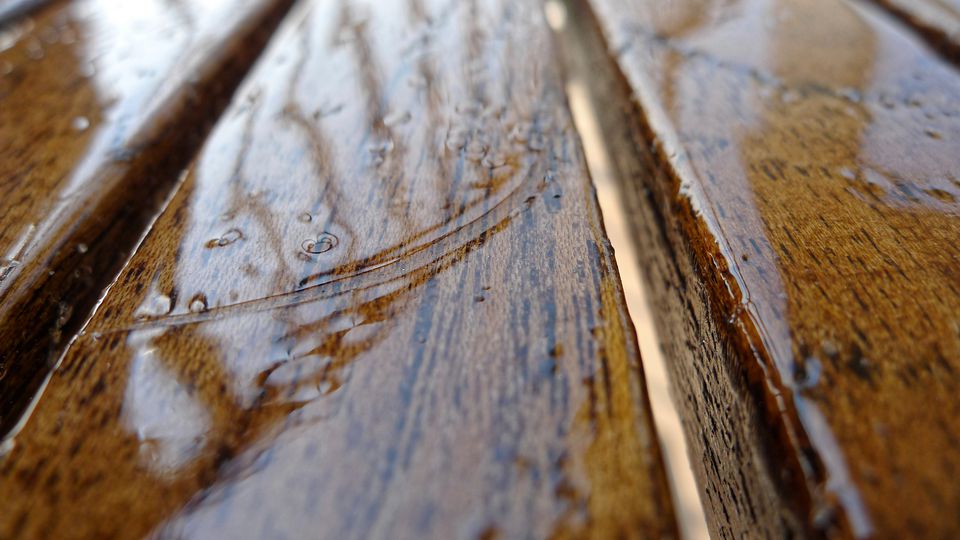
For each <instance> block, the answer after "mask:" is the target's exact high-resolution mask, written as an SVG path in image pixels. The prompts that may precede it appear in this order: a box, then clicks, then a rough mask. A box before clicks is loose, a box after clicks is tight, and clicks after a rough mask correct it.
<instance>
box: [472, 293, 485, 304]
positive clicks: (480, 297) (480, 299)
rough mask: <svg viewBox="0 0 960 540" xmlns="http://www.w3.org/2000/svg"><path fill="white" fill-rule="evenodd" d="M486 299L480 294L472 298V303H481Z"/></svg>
mask: <svg viewBox="0 0 960 540" xmlns="http://www.w3.org/2000/svg"><path fill="white" fill-rule="evenodd" d="M484 300H486V298H485V297H484V296H483V295H482V294H478V295H476V296H474V297H473V301H474V302H483V301H484Z"/></svg>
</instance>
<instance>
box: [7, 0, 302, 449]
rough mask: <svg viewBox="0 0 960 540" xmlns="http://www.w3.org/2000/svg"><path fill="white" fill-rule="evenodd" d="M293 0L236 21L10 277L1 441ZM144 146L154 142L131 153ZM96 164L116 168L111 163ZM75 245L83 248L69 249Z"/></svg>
mask: <svg viewBox="0 0 960 540" xmlns="http://www.w3.org/2000/svg"><path fill="white" fill-rule="evenodd" d="M296 1H297V0H270V1H269V4H270V5H269V7H267V8H265V9H264V11H263V13H262V14H261V17H260V19H259V20H257V21H255V23H254V24H247V23H245V24H243V25H241V28H240V29H239V30H238V31H239V32H241V35H238V36H236V37H235V38H233V39H231V40H229V43H230V45H229V46H226V49H228V51H229V53H228V56H227V57H225V58H217V57H216V55H214V58H215V64H214V65H212V66H209V67H205V68H201V69H202V70H203V72H204V76H203V77H201V78H200V80H199V81H197V83H196V85H195V86H194V87H193V88H192V93H191V94H190V95H187V94H185V93H184V94H178V95H177V96H176V97H175V98H174V99H172V100H171V102H170V103H167V104H165V105H164V106H162V107H161V108H160V109H159V110H158V111H157V114H156V115H155V116H154V117H152V119H151V120H150V121H148V122H147V123H146V125H144V126H143V127H141V130H140V132H138V133H137V134H136V135H135V136H134V137H132V139H131V141H130V142H129V143H128V145H127V148H130V149H131V152H132V153H133V154H134V157H133V158H132V160H131V161H130V162H129V163H128V164H125V166H126V168H125V169H123V170H122V172H120V173H119V176H118V177H117V178H116V180H114V181H112V182H109V181H108V182H107V185H106V186H103V190H102V192H97V193H91V194H88V196H87V199H86V200H85V201H84V203H83V204H82V205H81V206H82V207H81V208H75V209H74V208H71V209H70V210H69V212H70V213H69V216H68V218H66V219H65V222H64V223H61V224H60V226H59V227H58V228H57V231H58V233H61V234H58V235H56V240H55V245H50V246H45V247H44V248H43V250H42V253H39V254H38V255H39V256H38V260H37V262H36V263H35V264H34V265H33V266H34V268H32V269H31V270H30V271H29V272H25V275H20V276H17V278H16V280H17V281H16V282H14V283H13V284H12V287H11V293H10V294H8V295H7V296H6V298H5V299H4V306H3V309H2V313H0V343H3V345H4V349H3V350H2V351H0V439H3V438H6V437H8V436H9V435H11V433H10V431H11V430H12V429H14V428H15V427H16V425H17V424H18V423H19V421H20V419H21V417H22V416H23V414H24V413H25V412H27V411H28V408H29V407H30V404H31V403H32V402H33V401H34V400H35V398H36V394H37V393H38V392H39V391H41V390H42V388H43V384H44V381H45V380H46V378H47V376H48V375H49V374H50V372H51V371H52V370H53V369H54V367H55V366H56V362H57V360H58V359H59V358H60V357H61V356H62V354H63V353H64V350H65V349H66V347H67V345H68V344H69V343H70V340H71V339H72V338H73V336H74V335H75V334H76V333H77V332H79V331H80V330H81V328H82V327H83V325H84V324H85V323H86V321H87V320H88V319H89V317H90V316H91V315H92V312H93V311H94V309H95V308H96V305H97V301H98V299H99V298H100V296H101V295H102V294H103V292H104V290H106V288H107V287H109V286H110V284H111V283H113V282H114V280H115V279H116V277H117V275H118V274H119V272H120V270H121V269H122V268H123V266H124V265H125V264H126V263H127V261H128V260H129V258H130V256H131V255H132V253H133V252H134V251H135V249H136V248H137V245H138V243H139V242H140V240H141V239H142V238H143V237H144V235H145V234H146V230H147V229H148V228H149V227H150V224H151V223H152V222H153V221H154V219H155V218H156V216H157V215H159V213H160V212H161V211H162V210H163V206H164V204H165V202H166V201H167V200H168V199H169V198H170V196H171V195H172V193H173V191H174V190H175V189H176V187H177V185H178V179H179V178H180V175H181V173H182V172H183V171H184V170H185V169H186V168H187V167H188V166H189V164H190V162H191V161H192V160H193V158H194V156H195V155H196V154H197V152H198V151H199V150H200V148H201V146H202V145H203V144H204V142H205V140H206V138H207V135H208V134H209V133H210V130H211V129H212V128H213V126H214V125H215V123H216V122H217V120H218V119H219V118H220V116H221V115H222V114H223V112H224V110H225V109H226V107H227V106H228V104H229V103H230V101H231V99H232V98H233V95H234V92H235V91H236V90H237V88H238V87H239V86H240V83H241V82H242V81H243V79H244V78H245V76H246V75H247V73H248V72H249V71H250V69H251V68H252V67H253V65H254V64H255V62H256V61H257V59H258V58H259V57H260V55H261V53H262V52H263V51H264V49H265V48H266V46H267V43H268V42H269V40H270V38H271V37H272V36H273V34H274V31H275V30H276V29H277V27H278V26H279V24H280V22H281V21H282V20H283V19H284V17H285V16H286V14H287V13H289V12H290V10H291V8H292V7H293V5H294V4H295V3H296ZM192 96H198V97H196V98H195V97H192ZM158 117H160V118H168V119H169V120H166V121H162V120H161V121H156V118H158ZM145 148H152V150H151V151H149V152H142V153H137V151H138V150H139V149H145ZM102 172H103V174H102V176H108V175H109V174H111V173H113V174H117V173H116V171H113V170H110V166H109V165H108V166H105V167H104V169H103V170H102ZM81 244H82V245H84V246H85V247H86V249H85V250H83V251H82V253H81V252H78V251H77V250H76V249H75V246H78V245H81Z"/></svg>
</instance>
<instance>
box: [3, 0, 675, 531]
mask: <svg viewBox="0 0 960 540" xmlns="http://www.w3.org/2000/svg"><path fill="white" fill-rule="evenodd" d="M228 4H230V3H225V4H224V9H233V8H235V6H232V5H228ZM91 5H92V6H93V7H96V6H97V4H95V3H94V4H91ZM244 5H245V6H248V7H247V8H246V9H247V10H248V11H249V12H250V13H251V16H253V15H256V16H258V17H260V16H263V13H264V10H268V11H269V10H271V9H273V7H274V6H273V5H268V4H265V3H263V2H261V3H259V4H257V3H249V2H248V3H246V4H244ZM51 13H52V11H51ZM101 15H104V16H105V15H107V14H106V13H104V14H101ZM176 15H177V14H176V13H173V12H171V13H170V14H169V16H170V17H171V22H173V19H174V18H175V16H176ZM49 16H51V17H55V15H53V14H51V15H49ZM204 16H205V17H211V15H210V14H205V15H204ZM251 26H258V25H256V24H251ZM217 27H218V28H219V29H220V30H219V31H224V30H225V27H223V26H222V25H217ZM41 30H42V28H38V29H37V31H41ZM226 30H227V31H229V32H230V36H233V37H220V38H218V39H225V40H228V41H230V42H232V41H234V40H236V41H237V42H238V43H239V42H241V41H242V42H243V43H247V41H244V40H242V39H240V38H239V37H236V36H237V34H236V32H239V31H241V30H234V29H231V28H229V27H226ZM219 31H218V33H217V35H218V36H219V35H220V34H219ZM206 39H210V38H205V37H198V38H196V39H195V40H190V41H191V42H194V43H195V42H203V41H204V40H206ZM551 39H552V38H551V35H550V31H549V29H548V28H547V25H546V23H545V21H544V19H543V15H542V12H541V10H540V5H539V3H537V2H534V1H525V2H515V1H512V0H511V1H503V2H482V3H479V4H475V5H471V4H467V3H450V2H433V3H426V2H424V3H418V2H413V3H409V4H408V3H405V2H380V1H376V2H374V1H371V2H360V1H351V2H341V3H336V2H321V1H311V2H301V3H300V4H299V5H298V6H297V8H296V9H295V10H294V11H293V12H291V13H290V14H289V15H288V17H287V19H286V21H285V22H284V24H283V25H282V27H281V28H280V29H279V30H278V31H277V33H276V35H275V36H274V38H273V40H272V43H271V45H270V47H269V48H268V49H267V50H266V51H264V52H263V54H262V57H261V58H260V60H259V62H258V63H257V65H256V66H255V67H254V68H253V70H252V71H251V72H250V74H249V76H248V77H247V80H246V81H245V82H244V84H243V85H242V86H241V87H240V88H239V90H238V91H237V93H236V95H235V97H234V99H233V103H232V104H231V105H230V106H229V107H228V108H227V109H226V110H225V111H224V112H223V113H222V115H220V121H219V122H218V123H217V125H216V127H215V128H214V129H213V130H212V132H211V134H210V136H209V138H208V139H207V140H206V141H205V143H204V144H203V147H202V149H201V150H200V152H199V154H198V155H197V157H196V158H195V159H194V160H193V162H192V164H191V165H190V166H189V168H188V170H187V173H186V174H185V176H184V177H183V178H182V181H180V182H179V183H178V182H177V178H178V177H179V176H180V175H179V172H178V171H175V170H174V171H166V172H168V173H169V175H168V176H163V177H162V178H158V180H157V182H156V186H157V193H160V192H162V187H161V186H167V188H168V189H170V188H172V187H174V186H175V191H174V192H175V194H174V195H173V197H172V199H170V200H169V202H168V203H167V204H166V205H165V208H164V210H163V212H162V213H161V214H160V216H159V217H158V218H157V220H156V222H155V223H153V224H152V225H151V226H150V228H149V233H148V234H147V235H146V238H145V239H144V240H143V241H142V242H141V243H140V244H139V247H137V248H136V250H135V253H134V255H133V256H132V258H130V260H129V261H127V262H126V264H125V267H124V268H123V271H122V272H121V273H120V277H119V278H118V279H117V280H116V281H115V282H114V283H113V284H112V285H111V287H110V288H109V290H108V292H107V293H106V296H105V297H104V298H103V299H102V301H101V302H100V303H99V305H98V306H97V309H96V310H95V313H94V315H93V317H92V319H91V320H90V321H89V322H87V324H86V325H85V328H84V330H83V332H81V333H80V334H79V336H78V337H77V339H76V340H75V342H74V343H73V344H72V345H71V346H70V347H69V349H68V350H67V351H66V353H65V356H64V357H63V358H62V360H61V361H60V362H59V365H58V367H57V369H56V370H55V371H54V372H53V374H52V377H51V378H50V379H49V382H48V384H47V385H46V387H45V389H44V391H43V392H42V397H40V398H39V400H38V401H37V402H36V403H35V405H34V408H33V410H32V411H31V414H30V415H29V416H28V417H27V419H26V421H25V422H24V423H23V425H22V426H17V431H16V433H15V437H14V438H12V439H10V440H9V441H10V442H9V446H10V448H9V449H8V452H7V454H6V456H5V457H4V458H3V461H2V464H0V492H2V493H9V494H15V496H11V497H3V498H2V500H0V537H3V538H7V537H10V538H13V537H30V538H32V537H35V538H65V537H87V538H94V537H96V538H102V537H140V536H144V535H147V534H154V535H158V536H161V537H166V536H173V537H187V536H189V537H201V538H203V537H206V538H209V537H230V538H239V537H255V538H273V537H295V536H301V535H304V534H306V535H308V536H314V535H316V536H323V537H328V538H369V537H381V538H415V537H424V536H426V537H433V538H457V537H462V538H495V537H513V538H516V537H523V536H536V537H547V536H555V537H558V538H562V537H587V536H591V537H604V538H607V537H609V538H612V537H633V538H654V537H655V538H662V537H673V536H675V534H676V526H675V521H674V518H673V511H672V508H671V503H670V496H669V490H668V487H667V483H666V477H665V475H664V471H663V468H662V466H661V460H660V456H659V448H658V445H657V438H656V435H655V433H654V432H653V429H652V422H651V418H650V412H649V408H648V404H647V401H646V400H647V398H646V395H645V390H644V383H643V377H642V374H641V371H640V360H639V357H638V352H637V346H636V342H635V338H634V333H633V328H632V325H631V323H630V321H629V319H628V317H627V313H626V309H625V307H624V303H623V297H622V292H621V289H620V285H619V282H618V278H617V273H616V270H615V268H614V266H613V262H612V257H611V253H610V247H609V245H608V244H607V242H606V239H605V237H604V234H603V230H602V225H601V221H600V216H599V213H598V208H597V204H596V201H595V198H594V194H593V189H592V186H591V184H590V181H589V177H588V175H587V172H586V169H585V166H584V163H583V157H582V152H581V149H580V146H579V142H578V139H577V137H576V133H575V132H574V131H573V129H572V126H571V121H570V116H569V113H568V111H567V108H566V105H565V101H564V94H563V86H562V80H561V78H560V74H559V69H558V68H559V66H558V65H557V63H556V62H554V61H552V58H553V52H552V51H553V48H552V42H551ZM225 50H226V49H225ZM211 61H216V60H211ZM177 62H178V61H171V66H175V65H176V64H177ZM18 68H19V66H18ZM22 69H24V70H25V71H27V69H28V68H27V67H23V68H22ZM31 69H32V68H31ZM102 69H103V71H104V72H106V71H107V69H106V68H102ZM99 72H100V70H99V69H98V73H99ZM521 74H522V76H521ZM37 84H39V83H34V86H36V85H37ZM174 84H175V85H176V84H181V85H186V86H175V90H174V91H175V92H176V93H177V94H176V95H179V93H180V92H182V93H183V94H184V95H185V96H186V97H187V98H189V97H190V96H191V95H194V97H195V99H197V100H199V101H205V100H207V99H211V97H210V96H207V95H206V93H204V92H200V93H199V96H198V97H197V96H195V94H196V91H195V90H194V89H193V87H192V86H190V85H191V84H193V83H192V82H191V81H189V80H186V79H184V80H182V81H174ZM20 88H22V91H23V92H24V93H26V92H27V91H28V90H29V87H26V86H21V87H20ZM150 90H152V88H147V89H146V91H150ZM140 91H143V90H140ZM34 92H37V90H34ZM138 95H139V94H138ZM7 99H11V98H10V97H8V98H7ZM77 107H80V105H77ZM19 109H21V110H26V109H27V107H25V106H24V107H21V108H19ZM5 110H6V109H5ZM183 113H184V114H181V115H179V116H171V115H157V116H149V117H147V118H146V119H145V120H144V122H147V123H150V122H160V123H163V124H167V123H168V122H174V123H177V122H180V123H184V122H185V123H187V124H186V125H189V126H190V127H189V129H200V128H198V127H195V126H194V124H193V123H194V122H198V121H200V119H201V118H200V116H199V115H197V114H196V113H191V112H189V109H188V110H185V111H183ZM79 114H82V113H81V112H78V111H77V110H72V111H71V113H69V114H68V115H67V117H68V118H69V117H71V116H76V115H79ZM88 115H89V114H88ZM58 116H63V115H62V114H59V115H58ZM89 116H91V117H92V115H89ZM38 121H39V122H40V123H41V126H42V125H46V122H48V120H47V119H41V120H38ZM67 123H68V124H69V122H67ZM91 123H92V125H91V126H90V127H89V129H88V130H86V131H84V132H83V133H97V134H99V133H109V131H106V132H103V131H100V130H99V129H98V126H99V123H98V119H96V118H93V119H92V120H91ZM3 125H4V129H5V130H10V132H11V133H20V132H22V131H23V128H22V127H20V128H18V129H16V130H15V129H13V128H14V126H13V125H12V124H8V123H4V124H3ZM124 125H126V124H124ZM8 126H9V127H8ZM104 129H107V130H109V129H110V126H108V127H107V128H104ZM70 133H71V136H73V137H79V138H83V137H84V135H83V134H79V135H74V134H73V132H72V131H71V132H70ZM5 138H6V137H5ZM169 140H170V135H169V133H168V134H167V136H166V137H163V138H161V139H159V140H158V142H157V143H156V144H155V145H145V146H142V147H139V148H140V151H139V153H138V154H137V156H136V158H135V159H150V156H160V155H165V156H167V158H168V159H173V158H169V156H170V155H171V154H170V153H169V152H167V150H166V149H165V148H164V145H163V144H162V143H163V142H165V141H169ZM45 141H46V140H45V139H41V138H39V137H38V138H34V139H32V140H31V141H29V144H27V143H25V144H24V146H25V150H24V152H27V151H34V149H36V150H35V151H38V152H39V151H40V148H41V147H40V144H41V143H44V142H45ZM54 142H56V141H51V142H50V144H51V145H52V144H53V143H54ZM77 145H78V146H79V147H81V148H88V147H89V146H88V144H87V143H85V142H84V141H82V140H81V141H80V142H78V143H77ZM51 149H52V148H51ZM161 153H163V154H161ZM5 155H6V154H5ZM179 155H180V154H179V153H177V154H174V156H179ZM64 159H65V160H66V159H68V158H67V157H65V158H64ZM156 159H160V158H159V157H158V158H156ZM65 168H67V169H69V168H70V167H65ZM160 172H161V171H158V173H157V174H160ZM91 181H92V182H93V181H95V182H100V184H98V186H102V185H103V184H102V182H103V180H102V178H100V177H98V178H97V179H93V180H91ZM129 181H134V182H135V181H136V177H133V179H131V178H130V177H129V176H125V177H122V178H120V177H118V178H117V180H116V183H117V186H118V189H120V186H121V184H122V185H126V184H125V183H126V182H129ZM102 189H104V188H102V187H98V188H97V190H96V192H97V193H103V191H102ZM94 191H95V190H94V189H93V188H91V190H90V192H91V193H92V192H94ZM122 194H124V197H123V198H122V200H121V201H116V196H115V195H113V194H112V193H110V192H108V193H107V195H104V196H105V197H106V196H109V202H110V204H111V206H110V208H111V209H113V210H114V211H115V212H116V213H115V215H113V217H112V219H111V222H115V223H117V224H118V226H119V225H123V228H124V229H125V230H126V226H127V225H130V226H132V225H131V224H132V223H136V222H135V221H128V219H127V218H126V216H125V215H123V214H119V210H120V209H121V208H129V207H135V208H136V209H137V210H138V213H137V215H138V216H139V215H149V209H150V208H151V206H150V205H149V204H144V205H142V206H141V205H140V203H141V202H145V201H146V200H147V199H148V197H147V196H146V195H147V194H148V193H147V192H143V191H139V190H137V191H132V192H131V191H129V190H127V189H126V188H123V189H122ZM141 194H142V195H143V201H141V200H139V197H140V196H141ZM115 201H116V202H115ZM78 204H80V203H78ZM121 205H122V206H121ZM28 206H29V208H31V209H32V208H35V206H33V205H28ZM83 206H84V207H85V208H86V207H89V203H84V204H83ZM102 216H103V212H102V211H100V212H98V213H91V214H89V219H90V220H91V221H94V222H96V223H101V222H102ZM18 222H19V220H18ZM133 239H134V240H135V239H136V237H134V238H133ZM57 242H58V243H59V244H60V245H63V242H64V241H63V240H62V239H60V238H58V239H57ZM118 242H119V241H117V240H114V239H113V238H112V237H110V236H95V237H89V238H86V237H85V238H84V239H83V243H84V245H85V248H84V249H80V250H77V249H73V248H74V246H73V245H72V244H67V247H68V248H70V249H71V252H74V253H79V252H84V253H82V255H86V256H87V257H90V256H91V254H93V253H96V254H97V257H98V258H106V259H109V258H110V257H111V255H112V256H113V257H114V259H113V260H112V261H110V264H116V263H118V262H122V261H124V260H125V258H124V257H123V256H122V254H121V253H120V252H118V251H116V247H117V243H118ZM76 245H79V244H76ZM77 256H78V257H79V255H77ZM23 260H24V262H23V263H22V264H21V268H22V267H24V266H26V265H27V262H26V258H23ZM72 264H74V265H76V264H78V262H77V261H74V262H73V263H72ZM8 279H11V280H17V279H19V276H16V275H11V276H9V277H8ZM105 284H106V282H104V283H100V284H99V285H100V286H103V285H105ZM94 289H96V284H94V286H92V287H91V289H90V290H94ZM34 290H36V289H34ZM58 294H62V295H67V294H69V293H68V292H59V293H58ZM5 305H6V304H5ZM78 311H79V310H78ZM14 313H15V312H14ZM21 320H22V318H21ZM41 322H42V320H41ZM6 327H7V328H11V329H17V330H19V329H22V328H23V325H22V323H20V324H13V323H10V322H8V323H7V326H6ZM37 331H38V332H40V331H41V330H40V329H38V330H37ZM33 342H34V341H33V340H32V339H31V340H28V343H33ZM59 343H63V340H62V339H61V340H60V341H58V342H57V344H59ZM54 345H55V344H54ZM54 345H51V347H52V346H54ZM26 358H27V357H25V356H14V355H11V356H10V357H8V358H7V362H8V367H7V370H8V376H7V377H6V378H5V379H4V381H3V382H4V385H5V386H4V388H6V389H9V393H7V394H5V395H10V396H15V398H16V401H15V402H13V403H14V405H16V406H18V407H20V408H21V410H23V407H26V406H27V405H28V403H29V399H30V397H29V395H27V394H26V392H21V393H17V392H20V386H21V385H22V383H21V382H20V381H23V380H26V379H27V377H28V376H29V377H36V376H37V375H36V371H37V364H35V363H33V364H31V363H29V362H26ZM40 365H41V366H42V365H44V364H42V363H41V364H40ZM21 373H28V374H29V375H20V374H21Z"/></svg>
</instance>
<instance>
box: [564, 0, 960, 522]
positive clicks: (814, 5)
mask: <svg viewBox="0 0 960 540" xmlns="http://www.w3.org/2000/svg"><path fill="white" fill-rule="evenodd" d="M576 6H577V8H578V9H577V11H576V12H575V13H574V14H573V15H572V16H571V17H570V20H573V21H576V22H578V23H579V26H578V31H576V32H574V37H575V38H576V39H578V40H580V43H579V44H578V45H577V46H572V47H570V48H569V51H568V52H571V56H572V57H575V58H576V60H575V62H574V63H575V64H577V65H579V68H578V69H581V70H583V71H585V72H587V73H588V74H589V77H590V80H593V81H594V90H595V91H596V95H595V98H596V100H597V102H598V103H599V104H600V107H599V108H600V109H601V110H602V111H603V113H604V116H605V118H604V119H603V123H604V125H605V132H606V135H607V138H608V143H609V145H610V146H611V148H612V154H613V155H614V157H615V161H616V167H617V169H618V171H619V175H620V176H621V178H622V181H623V182H624V183H625V186H626V187H627V190H626V191H627V193H628V197H627V201H626V203H627V204H628V206H629V207H630V209H631V214H632V215H633V216H634V218H635V220H634V227H635V235H636V239H637V241H638V242H639V248H640V249H639V250H638V251H639V253H640V254H641V255H640V256H641V258H642V260H641V262H642V264H643V266H644V267H645V269H646V272H647V278H648V285H649V287H650V289H651V291H652V294H653V296H654V298H655V300H656V310H655V313H656V314H657V315H658V318H659V321H658V323H659V327H660V329H661V330H662V332H663V334H664V336H665V339H664V347H665V349H666V351H667V353H668V358H669V359H670V360H671V361H669V362H668V364H669V365H670V366H671V369H672V370H673V380H674V383H675V391H676V392H675V393H676V395H677V396H678V398H679V401H680V402H681V407H682V410H683V413H684V415H685V424H686V430H687V434H688V439H689V441H690V443H691V445H692V448H693V455H694V456H695V459H694V461H695V463H694V467H695V469H696V472H697V474H698V476H699V478H700V481H701V484H702V486H701V487H702V493H703V498H704V502H705V506H706V511H707V515H708V520H709V521H710V526H711V530H712V532H713V534H714V535H715V536H717V537H720V538H741V537H744V536H759V537H771V538H772V537H783V536H788V535H800V536H814V537H815V536H829V537H867V536H873V537H877V538H916V537H923V538H949V537H955V536H957V534H958V532H960V513H958V512H957V509H958V508H960V486H958V484H957V483H956V482H954V481H953V478H954V476H955V474H954V471H956V470H958V469H960V451H958V445H957V435H958V433H960V423H958V418H960V405H958V401H957V400H956V395H957V392H958V390H960V384H958V382H960V379H958V371H960V318H958V313H960V272H958V268H960V267H958V263H960V250H958V246H960V221H958V214H960V205H958V197H960V176H958V170H960V167H958V165H960V152H958V147H957V143H956V141H957V140H960V139H958V136H960V99H958V96H957V93H956V89H957V88H960V77H958V74H957V71H956V69H955V68H954V66H953V65H951V64H949V63H947V62H946V61H945V60H944V59H943V58H942V56H940V55H938V54H936V53H934V52H933V51H932V50H931V49H929V48H927V46H926V45H925V43H923V42H922V41H921V40H920V39H919V37H918V36H917V35H916V34H914V33H913V32H911V31H910V30H909V29H907V28H906V27H904V26H901V25H900V24H899V23H898V21H896V20H894V19H892V18H890V17H889V16H888V15H887V14H886V13H884V12H883V11H881V10H879V9H877V8H875V7H873V6H871V5H869V4H860V3H849V2H839V1H832V0H830V1H828V0H808V1H800V0H777V1H774V2H761V1H750V0H743V1H739V2H721V1H716V2H714V1H694V0H689V1H686V0H682V1H678V2H671V3H669V4H664V3H662V2H653V1H648V0H589V1H583V2H577V3H576ZM588 6H589V7H588ZM591 7H592V11H591V9H590V8H591ZM601 36H602V38H603V40H602V42H601V40H600V39H598V38H599V37H601ZM571 39H573V38H571ZM578 47H582V48H578ZM576 51H580V52H582V54H579V55H578V54H573V52H576Z"/></svg>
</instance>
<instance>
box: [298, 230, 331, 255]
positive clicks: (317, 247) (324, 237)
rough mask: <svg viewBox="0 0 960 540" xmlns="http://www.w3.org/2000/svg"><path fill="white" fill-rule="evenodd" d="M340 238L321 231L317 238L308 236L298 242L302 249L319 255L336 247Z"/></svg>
mask: <svg viewBox="0 0 960 540" xmlns="http://www.w3.org/2000/svg"><path fill="white" fill-rule="evenodd" d="M339 243H340V239H339V238H337V237H336V236H334V235H332V234H330V233H327V232H325V233H321V234H320V236H318V237H317V238H308V239H306V240H304V241H303V243H301V244H300V247H301V248H302V249H303V251H305V252H307V253H312V254H314V255H319V254H321V253H326V252H328V251H330V250H331V249H333V248H335V247H337V244H339Z"/></svg>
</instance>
